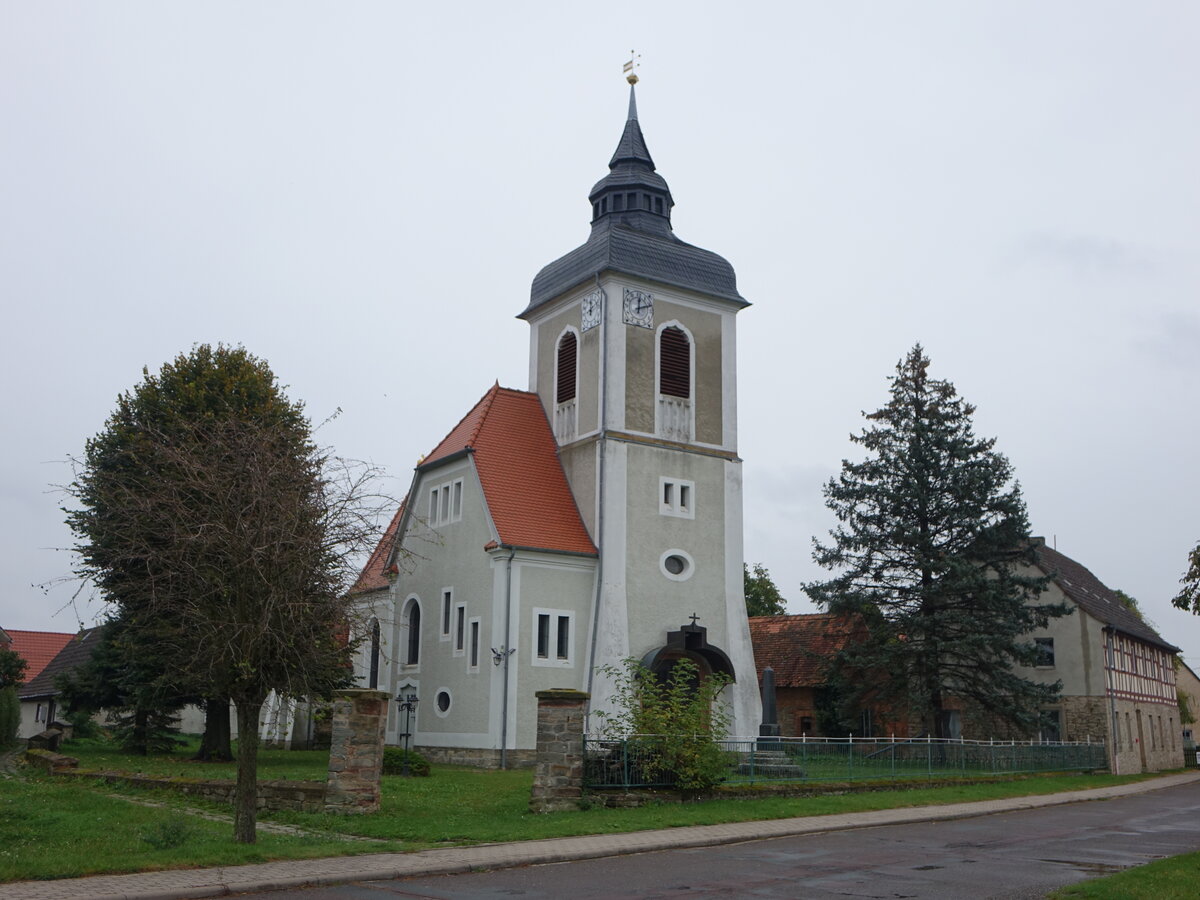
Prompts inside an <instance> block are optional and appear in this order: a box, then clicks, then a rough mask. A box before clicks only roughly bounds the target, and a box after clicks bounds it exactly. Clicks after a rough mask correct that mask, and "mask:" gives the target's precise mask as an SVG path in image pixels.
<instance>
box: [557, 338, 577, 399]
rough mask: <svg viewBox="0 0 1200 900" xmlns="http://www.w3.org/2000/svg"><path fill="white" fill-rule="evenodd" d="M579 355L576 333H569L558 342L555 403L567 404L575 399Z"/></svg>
mask: <svg viewBox="0 0 1200 900" xmlns="http://www.w3.org/2000/svg"><path fill="white" fill-rule="evenodd" d="M578 354H579V340H578V339H577V338H576V337H575V332H573V331H568V332H566V333H564V334H563V336H562V337H561V338H560V339H559V341H558V379H557V384H556V385H555V397H554V402H555V403H566V402H567V401H568V400H574V399H575V361H576V358H577V357H578Z"/></svg>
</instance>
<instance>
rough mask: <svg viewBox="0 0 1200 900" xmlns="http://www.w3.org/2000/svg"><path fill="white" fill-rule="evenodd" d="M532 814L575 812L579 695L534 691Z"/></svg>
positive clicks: (583, 697)
mask: <svg viewBox="0 0 1200 900" xmlns="http://www.w3.org/2000/svg"><path fill="white" fill-rule="evenodd" d="M537 701H538V713H537V763H536V764H535V765H534V772H533V790H532V792H531V793H530V797H529V809H530V811H532V812H538V813H541V812H553V811H554V810H560V809H578V808H579V802H580V800H581V799H582V797H583V718H584V708H585V707H586V705H587V701H588V695H587V694H586V693H584V692H583V691H574V690H553V691H538V692H537Z"/></svg>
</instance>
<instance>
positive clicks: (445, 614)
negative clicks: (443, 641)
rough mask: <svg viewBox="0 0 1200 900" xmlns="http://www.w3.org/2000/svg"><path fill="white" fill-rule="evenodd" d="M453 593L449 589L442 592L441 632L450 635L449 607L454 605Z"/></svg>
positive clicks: (446, 635)
mask: <svg viewBox="0 0 1200 900" xmlns="http://www.w3.org/2000/svg"><path fill="white" fill-rule="evenodd" d="M453 600H454V594H453V593H452V592H451V591H443V592H442V634H443V635H444V636H445V637H450V609H451V607H452V606H453V605H454V604H453Z"/></svg>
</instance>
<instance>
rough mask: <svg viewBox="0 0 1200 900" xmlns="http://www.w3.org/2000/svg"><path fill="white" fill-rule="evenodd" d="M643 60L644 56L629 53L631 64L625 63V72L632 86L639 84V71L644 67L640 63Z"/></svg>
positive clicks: (626, 78) (632, 52)
mask: <svg viewBox="0 0 1200 900" xmlns="http://www.w3.org/2000/svg"><path fill="white" fill-rule="evenodd" d="M641 58H642V54H640V53H635V52H634V51H632V50H630V51H629V62H627V63H625V65H624V67H623V71H624V72H625V80H626V81H628V82H629V83H630V84H637V83H638V77H637V70H638V69H640V68H641V66H642V64H641V62H640V60H641Z"/></svg>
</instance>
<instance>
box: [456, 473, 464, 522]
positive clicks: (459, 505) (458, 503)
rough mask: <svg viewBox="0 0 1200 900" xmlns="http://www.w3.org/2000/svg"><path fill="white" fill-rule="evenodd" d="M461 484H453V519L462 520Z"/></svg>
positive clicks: (458, 482)
mask: <svg viewBox="0 0 1200 900" xmlns="http://www.w3.org/2000/svg"><path fill="white" fill-rule="evenodd" d="M462 484H463V483H462V482H461V481H456V482H454V518H455V519H461V518H462Z"/></svg>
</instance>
